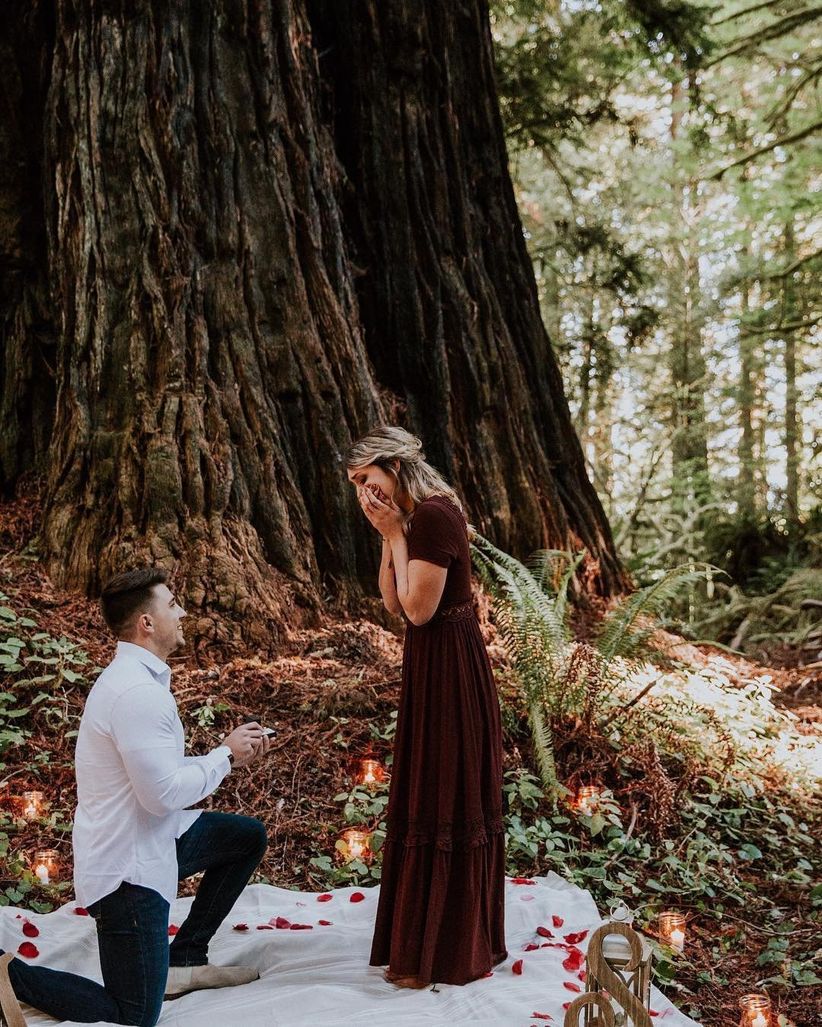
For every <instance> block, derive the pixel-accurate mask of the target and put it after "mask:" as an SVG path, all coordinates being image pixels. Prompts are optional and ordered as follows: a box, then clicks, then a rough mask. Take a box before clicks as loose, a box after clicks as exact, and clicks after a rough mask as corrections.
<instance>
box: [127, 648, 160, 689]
mask: <svg viewBox="0 0 822 1027" xmlns="http://www.w3.org/2000/svg"><path fill="white" fill-rule="evenodd" d="M116 656H132V657H134V659H137V660H139V661H140V663H142V664H143V666H144V667H148V669H149V670H150V671H151V673H152V674H153V675H154V676H155V677H156V678H157V679H158V681H160V682H161V683H162V684H164V685H165V686H166V688H170V687H171V667H169V665H168V664H167V663H165V662H164V661H163V660H161V659H160V657H159V656H155V655H154V653H153V652H151V650H149V649H146V648H145V646H142V645H137V644H136V643H135V642H123V641H119V642H118V643H117V653H116Z"/></svg>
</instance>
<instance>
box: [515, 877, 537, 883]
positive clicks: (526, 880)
mask: <svg viewBox="0 0 822 1027" xmlns="http://www.w3.org/2000/svg"><path fill="white" fill-rule="evenodd" d="M536 883H537V882H536V881H532V880H531V878H530V877H512V878H511V884H536Z"/></svg>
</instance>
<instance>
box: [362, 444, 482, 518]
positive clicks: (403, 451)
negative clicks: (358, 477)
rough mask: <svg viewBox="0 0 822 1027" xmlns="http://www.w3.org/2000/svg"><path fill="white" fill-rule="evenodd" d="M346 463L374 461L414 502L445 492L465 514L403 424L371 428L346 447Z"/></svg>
mask: <svg viewBox="0 0 822 1027" xmlns="http://www.w3.org/2000/svg"><path fill="white" fill-rule="evenodd" d="M395 460H397V461H399V467H397V468H395V467H394V461H395ZM346 464H347V466H348V469H349V470H351V471H355V470H357V469H358V468H360V467H368V465H369V464H376V465H377V467H380V468H381V469H382V470H383V471H385V472H386V474H390V475H391V476H392V477H393V478H395V479H396V482H397V488H398V489H400V490H401V491H403V492H405V493H406V494H407V495H408V496H409V497H410V498H411V501H412V502H413V504H414V506H416V505H417V504H418V503H421V502H422V501H423V500H424V499H430V497H431V496H444V497H445V498H446V499H450V500H451V502H452V503H453V504H454V506H456V507H457V509H458V510H459V511H460V512H461V513H462V515H463V517H464V516H465V510H464V509H463V505H462V502H461V501H460V498H459V496H458V495H457V493H456V492H455V491H454V490H453V489H452V488H451V486H450V485H449V484H448V482H447V481H446V480H445V478H443V476H442V475H441V474H440V472H439V471H438V470H437V469H436V468H434V467H432V466H431V464H429V463H427V462H426V459H425V453H424V452H423V450H422V442H421V441H420V440H419V439H418V438H417V436H416V435H412V434H411V432H408V431H406V430H405V429H404V428H397V427H395V426H392V425H388V424H384V425H379V426H378V427H377V428H372V429H371V431H369V432H368V434H366V435H363V437H362V438H361V439H358V440H357V441H356V442H355V443H354V444H353V445H352V446H351V448H350V449H349V450H348V455H347V458H346ZM395 492H396V489H395ZM392 498H393V497H392ZM410 516H413V514H412V515H410ZM410 516H409V518H408V520H407V521H406V527H407V525H408V521H410Z"/></svg>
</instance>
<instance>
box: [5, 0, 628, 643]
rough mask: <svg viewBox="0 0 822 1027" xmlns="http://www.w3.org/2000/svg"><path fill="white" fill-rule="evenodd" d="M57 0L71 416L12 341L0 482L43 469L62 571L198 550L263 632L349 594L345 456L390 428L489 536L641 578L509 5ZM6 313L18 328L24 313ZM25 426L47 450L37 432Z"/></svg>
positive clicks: (36, 266) (220, 609) (44, 273)
mask: <svg viewBox="0 0 822 1027" xmlns="http://www.w3.org/2000/svg"><path fill="white" fill-rule="evenodd" d="M50 6H51V5H47V4H45V3H43V4H41V5H37V4H35V5H32V4H30V3H24V2H22V0H21V2H19V3H16V4H12V5H11V7H10V10H11V15H10V16H9V15H8V14H7V18H8V20H9V25H10V31H11V34H12V35H13V36H14V40H13V46H14V48H15V50H16V52H17V53H18V57H17V61H16V63H17V65H18V66H20V67H22V69H23V70H22V72H18V77H20V78H21V80H22V81H25V80H26V75H28V78H29V79H30V80H32V81H34V80H37V81H38V82H43V83H45V84H47V89H46V88H43V89H42V90H41V96H42V103H41V104H40V106H39V108H37V109H36V110H33V111H32V112H31V115H30V117H29V119H28V122H29V123H28V125H27V126H25V128H26V129H27V131H28V132H30V133H32V134H33V138H34V140H35V143H34V144H32V146H31V154H32V156H31V162H32V164H33V165H34V166H35V169H36V172H37V174H36V176H35V180H36V183H37V189H36V190H35V192H36V194H37V195H39V196H40V197H41V202H42V213H41V214H40V215H39V217H40V220H39V224H41V225H42V226H43V231H42V233H41V238H42V245H39V244H35V243H32V244H31V245H30V247H29V257H28V265H27V267H28V271H27V274H26V276H25V278H26V281H27V282H30V283H34V284H33V286H31V287H33V288H35V292H36V295H37V296H38V297H40V298H41V299H42V297H43V296H46V297H47V301H44V302H46V306H47V309H46V310H43V311H41V312H40V313H39V315H38V317H39V323H40V324H44V325H49V324H51V325H53V326H54V328H55V332H54V334H55V337H56V340H57V352H56V357H55V359H54V360H53V368H54V377H53V382H52V384H51V386H50V387H51V389H52V393H51V400H52V401H51V404H50V405H49V403H48V399H49V393H48V389H46V390H45V391H44V390H43V389H42V388H40V393H39V394H37V399H36V403H35V400H34V397H35V394H36V387H35V382H36V380H37V375H32V374H27V372H26V370H25V360H24V359H23V358H22V356H21V355H20V353H19V352H17V351H15V350H14V349H13V348H10V347H9V342H8V339H9V334H8V332H7V333H6V339H7V345H6V355H5V372H4V379H3V392H2V399H3V402H4V412H7V413H9V416H11V418H12V420H14V421H15V424H16V428H15V431H16V433H17V434H16V436H15V437H16V439H17V441H16V442H15V443H14V445H13V446H11V448H10V449H9V448H8V447H7V450H8V451H7V450H3V451H2V452H0V469H1V470H2V475H3V479H4V485H5V487H6V489H8V488H9V487H10V486H12V485H13V483H14V482H15V481H16V480H17V478H18V477H19V475H20V474H21V472H22V471H24V470H26V469H27V468H28V467H39V468H40V469H42V471H43V472H44V473H45V475H46V489H45V517H44V525H43V538H44V542H45V547H46V552H47V555H48V558H49V562H50V567H51V570H52V573H53V574H54V575H55V576H56V578H57V580H58V581H59V582H61V583H64V584H70V585H79V586H81V587H83V588H86V589H89V590H94V589H96V588H98V587H99V585H100V582H101V580H102V579H103V578H104V577H105V576H107V575H108V574H109V573H110V572H111V571H112V570H113V569H115V568H119V567H121V566H123V565H125V564H128V563H132V562H134V561H136V560H138V559H141V560H142V559H153V560H159V561H164V562H169V563H171V562H174V561H179V563H180V564H181V566H182V569H183V570H184V572H185V579H186V582H187V591H188V599H189V602H193V603H194V604H195V605H196V607H197V608H198V609H200V610H202V611H203V614H202V622H201V624H200V630H201V632H203V633H206V634H213V633H215V632H217V631H218V630H220V629H222V630H228V627H227V622H226V621H225V619H224V618H214V619H213V620H212V619H211V618H210V612H217V613H226V612H229V613H232V614H235V615H239V616H235V618H234V623H235V624H239V626H240V628H241V629H242V630H243V633H244V634H245V635H246V636H247V637H264V636H265V635H266V633H267V632H269V631H270V630H271V625H273V624H277V623H282V622H283V621H285V620H288V619H289V618H293V617H294V616H295V615H297V614H298V612H299V608H306V609H312V608H316V605H317V603H318V601H319V600H320V598H321V596H322V595H324V594H333V595H335V596H337V597H339V598H340V599H341V600H342V601H346V600H348V599H349V598H351V597H352V596H354V595H356V594H357V592H358V588H359V584H360V583H364V582H365V580H366V578H367V577H368V576H370V575H373V571H374V568H375V547H374V546H373V537H372V535H371V534H370V533H369V531H368V530H366V526H365V524H364V523H363V522H362V520H361V516H360V515H359V513H358V510H357V507H356V505H355V503H354V501H353V496H352V494H351V490H350V487H349V486H348V484H347V482H346V477H345V468H344V460H343V454H344V452H345V449H346V447H347V445H348V443H349V441H350V440H351V438H352V437H356V436H357V435H358V434H359V433H361V432H362V431H364V430H365V429H366V428H367V427H368V426H369V425H370V424H373V423H374V422H376V421H381V420H382V421H384V420H389V419H390V420H399V421H401V422H402V423H405V424H407V425H408V426H409V427H411V428H412V429H414V430H416V431H418V432H419V433H420V434H421V435H422V436H423V438H424V440H425V442H426V445H427V449H428V454H429V457H430V458H431V459H432V460H433V462H435V463H436V464H437V465H438V466H439V467H440V468H441V469H442V470H443V471H444V472H445V473H446V474H447V475H448V476H449V477H450V478H451V479H452V480H453V481H454V482H455V484H456V485H457V487H458V488H459V490H460V491H461V492H462V493H463V495H464V496H465V499H466V501H467V505H468V508H469V512H470V516H471V519H472V520H473V522H474V523H475V524H476V525H477V526H478V528H479V529H480V530H481V531H483V532H484V533H487V534H488V535H489V536H490V537H492V538H493V539H494V540H495V541H496V542H498V543H499V544H500V545H502V546H505V547H507V548H510V549H512V550H514V551H516V552H518V553H520V554H522V553H525V552H527V551H528V550H530V549H533V548H536V547H537V546H540V545H545V544H548V545H552V546H576V547H578V546H579V544H580V543H582V544H585V545H586V546H587V547H588V548H589V550H590V552H591V556H592V564H591V578H592V580H593V581H594V582H595V584H596V587H598V588H599V590H600V591H602V592H606V593H607V592H612V591H615V590H618V589H620V588H621V587H622V586H623V585H624V578H623V575H622V572H621V570H620V568H619V566H618V563H617V561H616V558H615V555H614V553H613V546H612V542H611V537H610V532H609V528H608V525H607V522H606V519H605V516H604V514H603V512H602V508H601V506H600V504H599V501H598V499H597V497H596V495H595V493H594V491H593V489H592V487H591V485H590V483H589V482H588V480H587V478H586V475H585V471H584V465H583V458H582V453H581V450H580V446H579V443H578V441H577V439H576V436H575V435H574V432H573V428H572V426H571V420H570V417H569V413H568V408H567V404H566V402H565V398H564V395H563V391H562V385H561V381H560V378H559V373H558V369H557V365H556V362H555V360H554V358H553V355H552V352H551V348H550V345H549V343H548V339H547V337H546V334H545V331H544V329H543V326H542V324H541V322H540V319H539V311H538V304H537V298H536V290H535V285H534V279H533V274H532V270H531V266H530V262H529V259H528V255H527V252H526V249H525V245H524V241H523V238H522V230H521V226H520V222H519V217H518V215H517V211H516V207H515V202H514V195H513V190H512V187H511V182H510V179H509V176H508V171H507V164H506V154H505V149H504V142H503V133H502V127H501V124H500V119H499V110H498V104H497V98H496V91H495V86H494V79H493V65H492V50H491V40H490V34H489V28H488V14H487V10H486V6H485V3H484V0H466V2H462V3H456V4H454V5H442V4H438V3H434V2H433V0H432V2H430V3H415V4H412V3H410V0H360V2H357V3H351V2H348V0H213V2H210V3H208V4H205V3H200V2H198V0H187V2H183V0H181V2H176V3H173V4H169V3H167V2H164V0H135V2H134V3H132V4H129V5H125V6H123V5H120V4H114V3H111V2H107V0H59V2H58V3H57V4H56V18H55V21H54V24H53V25H52V24H51V23H50V22H49V19H48V17H47V15H46V14H45V12H46V11H47V10H49V9H50ZM32 10H33V11H34V12H35V13H34V15H33V14H32ZM27 61H30V62H32V65H31V67H29V68H28V71H26V67H27V65H26V62H27ZM34 62H36V64H35V63H34ZM35 66H36V68H37V69H39V70H38V71H37V73H35V70H34V68H35ZM43 69H46V70H43ZM2 74H3V75H4V76H5V77H8V75H9V74H10V72H9V71H8V69H7V70H5V71H3V72H2ZM4 142H6V140H4ZM6 145H7V146H8V145H10V144H9V143H8V142H6ZM24 186H25V187H27V188H28V189H29V194H30V193H31V191H32V188H33V187H32V186H31V185H30V184H29V185H28V186H26V183H25V182H20V183H18V185H17V192H18V193H19V192H20V190H23V192H25V188H24ZM5 193H8V195H10V196H11V197H12V200H13V201H14V202H18V203H21V204H22V203H23V202H24V199H23V198H22V195H21V198H20V199H19V200H15V199H14V197H15V196H16V195H17V194H16V193H15V192H14V188H12V187H11V186H10V187H9V188H7V189H6V190H5ZM29 194H27V195H29ZM46 282H47V283H48V287H49V288H48V290H47V291H46V292H45V293H44V291H43V283H46ZM3 302H4V310H3V311H2V314H3V317H4V320H5V323H6V324H8V323H9V318H10V317H11V315H12V313H13V312H14V310H17V311H19V310H20V309H21V307H22V305H23V304H22V300H21V299H20V297H19V296H18V297H17V298H16V299H15V298H14V297H11V299H10V300H8V299H7V298H6V296H5V294H4V299H3ZM18 320H19V317H18ZM30 335H31V333H29V336H30ZM29 336H27V337H29ZM21 337H22V336H21V335H20V333H19V332H18V335H17V336H16V338H21ZM40 345H41V347H42V345H43V343H42V341H41V343H40ZM22 349H24V350H25V352H26V354H27V356H26V360H29V361H31V360H32V359H33V357H32V354H33V352H34V350H33V349H32V344H28V346H27V347H26V346H23V347H22ZM21 352H22V350H21ZM12 394H13V395H15V396H16V397H18V401H17V407H16V412H15V410H13V409H12V407H11V405H10V401H9V399H8V398H7V397H8V396H10V395H12ZM20 396H23V397H26V396H29V397H31V402H26V401H24V402H23V403H22V404H21V403H20V401H19V397H20ZM44 397H45V399H44ZM44 401H45V405H46V409H45V410H44V409H43V403H44ZM26 417H29V418H30V419H31V421H32V422H33V423H34V422H36V431H37V432H39V433H40V436H41V437H44V438H48V439H49V440H50V441H49V444H48V446H47V448H45V447H43V446H42V445H41V446H39V447H38V446H37V445H28V446H26V445H23V443H22V442H21V440H22V439H24V438H27V439H29V440H30V439H31V438H32V432H31V431H30V430H28V428H27V422H26V420H25V418H26ZM12 451H13V452H12ZM218 625H221V628H220V627H218Z"/></svg>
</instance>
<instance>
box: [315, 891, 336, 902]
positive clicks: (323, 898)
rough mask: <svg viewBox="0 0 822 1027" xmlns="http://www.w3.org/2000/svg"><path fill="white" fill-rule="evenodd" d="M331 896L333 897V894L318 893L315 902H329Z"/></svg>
mask: <svg viewBox="0 0 822 1027" xmlns="http://www.w3.org/2000/svg"><path fill="white" fill-rule="evenodd" d="M333 898H334V896H333V895H328V894H327V893H326V894H325V895H318V896H317V902H330V901H331V900H332V899H333Z"/></svg>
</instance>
